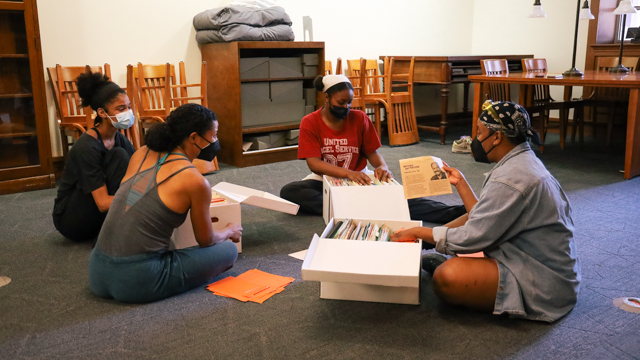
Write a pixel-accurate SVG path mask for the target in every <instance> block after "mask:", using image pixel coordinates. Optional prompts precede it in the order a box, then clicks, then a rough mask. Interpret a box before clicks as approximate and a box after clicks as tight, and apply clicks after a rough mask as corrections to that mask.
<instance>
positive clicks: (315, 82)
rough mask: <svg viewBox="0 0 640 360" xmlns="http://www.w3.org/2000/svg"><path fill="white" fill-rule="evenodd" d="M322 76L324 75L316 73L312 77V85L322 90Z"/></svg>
mask: <svg viewBox="0 0 640 360" xmlns="http://www.w3.org/2000/svg"><path fill="white" fill-rule="evenodd" d="M323 78H324V76H322V75H318V76H316V78H315V79H313V87H314V88H315V89H316V90H317V91H320V92H322V90H323V89H324V84H323V83H322V79H323Z"/></svg>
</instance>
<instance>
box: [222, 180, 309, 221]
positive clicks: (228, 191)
mask: <svg viewBox="0 0 640 360" xmlns="http://www.w3.org/2000/svg"><path fill="white" fill-rule="evenodd" d="M212 189H213V190H214V191H216V192H218V193H220V194H222V195H225V196H228V197H229V198H231V199H233V200H235V201H237V202H239V203H242V204H248V205H253V206H257V207H261V208H265V209H270V210H276V211H280V212H283V213H287V214H291V215H295V214H297V213H298V209H299V208H300V205H298V204H294V203H292V202H290V201H287V200H285V199H283V198H280V197H278V196H275V195H272V194H269V193H268V192H265V191H260V190H255V189H251V188H248V187H244V186H240V185H235V184H230V183H228V182H220V183H218V184H216V186H214V187H213V188H212Z"/></svg>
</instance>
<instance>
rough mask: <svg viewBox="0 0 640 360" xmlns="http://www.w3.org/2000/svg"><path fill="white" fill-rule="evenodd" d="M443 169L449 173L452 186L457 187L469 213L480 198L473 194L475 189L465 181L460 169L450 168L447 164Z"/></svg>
mask: <svg viewBox="0 0 640 360" xmlns="http://www.w3.org/2000/svg"><path fill="white" fill-rule="evenodd" d="M442 169H443V170H444V171H446V172H447V177H448V178H449V182H450V183H451V185H453V186H455V187H456V190H458V194H460V198H461V199H462V203H463V204H464V208H465V209H467V212H469V211H471V208H473V206H474V205H475V204H476V203H477V202H478V197H477V196H476V194H475V193H474V192H473V189H472V188H471V186H470V185H469V183H468V182H467V179H465V177H464V175H462V173H461V172H460V171H458V169H454V168H452V167H449V165H447V164H444V166H443V167H442Z"/></svg>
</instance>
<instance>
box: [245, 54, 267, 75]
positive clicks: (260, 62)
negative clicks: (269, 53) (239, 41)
mask: <svg viewBox="0 0 640 360" xmlns="http://www.w3.org/2000/svg"><path fill="white" fill-rule="evenodd" d="M267 78H269V58H268V57H251V58H240V79H267Z"/></svg>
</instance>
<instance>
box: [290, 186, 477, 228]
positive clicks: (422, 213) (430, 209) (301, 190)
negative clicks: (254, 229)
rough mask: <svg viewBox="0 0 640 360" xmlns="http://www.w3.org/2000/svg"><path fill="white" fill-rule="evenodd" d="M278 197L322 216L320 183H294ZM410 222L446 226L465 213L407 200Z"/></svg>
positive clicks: (456, 208) (426, 201)
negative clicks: (416, 221) (415, 221)
mask: <svg viewBox="0 0 640 360" xmlns="http://www.w3.org/2000/svg"><path fill="white" fill-rule="evenodd" d="M280 197H281V198H283V199H285V200H289V201H291V202H292V203H296V204H298V205H300V210H301V211H304V212H306V213H310V214H314V215H322V181H318V180H302V181H294V182H292V183H289V184H287V185H285V186H283V187H282V189H281V190H280ZM407 202H408V203H409V214H410V216H411V220H422V221H424V222H429V223H436V224H446V223H448V222H450V221H453V220H455V219H457V218H459V217H460V216H462V215H464V214H466V213H467V210H466V209H465V208H464V206H463V205H453V206H451V205H447V204H445V203H441V202H439V201H433V200H429V199H426V198H418V199H409V200H408V201H407Z"/></svg>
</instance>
